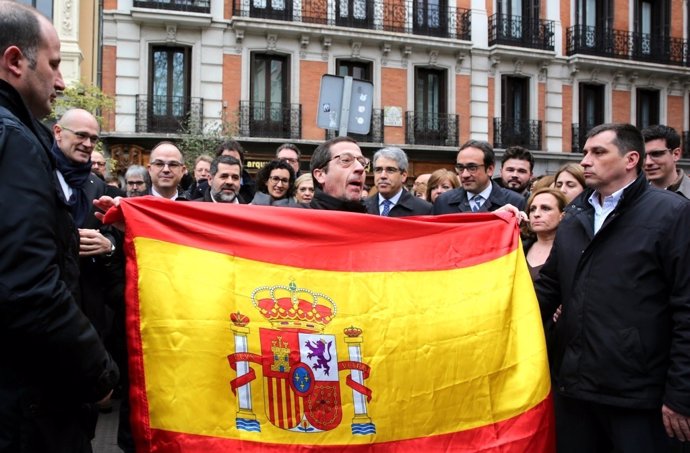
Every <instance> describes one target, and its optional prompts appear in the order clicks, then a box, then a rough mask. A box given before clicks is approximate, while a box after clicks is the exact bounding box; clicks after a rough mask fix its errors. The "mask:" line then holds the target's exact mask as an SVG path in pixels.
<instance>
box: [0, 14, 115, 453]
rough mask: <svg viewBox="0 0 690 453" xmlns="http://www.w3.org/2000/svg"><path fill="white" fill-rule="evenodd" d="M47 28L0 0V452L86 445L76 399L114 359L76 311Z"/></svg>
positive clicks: (99, 395) (106, 384)
mask: <svg viewBox="0 0 690 453" xmlns="http://www.w3.org/2000/svg"><path fill="white" fill-rule="evenodd" d="M59 65H60V41H59V39H58V36H57V33H56V31H55V28H54V27H53V26H52V24H51V23H50V22H49V21H48V20H47V19H46V18H45V17H43V16H40V15H39V14H38V13H37V12H36V11H35V10H34V9H31V8H28V7H24V6H21V5H19V4H16V3H13V2H0V200H2V203H3V206H4V209H3V214H2V216H0V363H2V365H1V367H0V369H1V370H2V371H0V452H3V453H4V452H48V451H50V452H83V451H91V444H90V438H89V435H90V432H89V430H90V429H91V428H92V427H91V426H87V425H88V422H86V423H85V420H84V415H85V414H84V404H87V403H93V402H96V401H99V400H103V399H105V398H107V397H108V396H109V394H110V392H111V390H112V388H113V386H114V385H115V384H116V382H117V378H118V371H117V367H116V365H115V364H114V362H113V361H112V359H111V358H110V356H109V354H108V353H107V352H106V351H105V349H104V347H103V344H102V343H101V341H100V339H99V337H98V334H97V333H96V331H95V329H94V328H93V326H92V325H91V324H90V323H89V321H88V319H87V318H86V317H85V316H84V315H83V314H82V313H81V311H79V309H78V308H77V305H76V303H75V301H74V296H73V292H72V291H76V290H77V288H76V284H77V280H78V277H77V275H78V266H77V251H78V241H79V237H78V235H77V231H76V228H75V227H74V223H73V221H72V219H71V216H70V214H69V210H68V206H67V205H66V204H65V203H64V202H63V201H62V200H61V198H60V197H59V193H58V190H59V183H58V181H57V178H56V174H55V163H54V160H53V158H52V156H51V154H50V148H51V141H52V140H51V135H50V131H49V130H47V129H46V128H45V127H43V126H42V125H41V124H40V123H39V122H38V121H37V118H42V117H44V116H46V115H47V114H48V113H50V109H51V102H52V100H53V99H55V96H56V95H57V92H58V91H60V90H62V89H64V86H65V85H64V82H63V80H62V76H61V74H60V70H59Z"/></svg>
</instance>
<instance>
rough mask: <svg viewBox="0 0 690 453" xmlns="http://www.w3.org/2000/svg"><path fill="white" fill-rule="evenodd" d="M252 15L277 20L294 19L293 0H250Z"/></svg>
mask: <svg viewBox="0 0 690 453" xmlns="http://www.w3.org/2000/svg"><path fill="white" fill-rule="evenodd" d="M249 1H250V2H251V3H250V15H251V16H252V17H265V18H267V19H276V20H292V0H249Z"/></svg>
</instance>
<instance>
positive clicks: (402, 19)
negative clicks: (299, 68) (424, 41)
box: [233, 0, 471, 41]
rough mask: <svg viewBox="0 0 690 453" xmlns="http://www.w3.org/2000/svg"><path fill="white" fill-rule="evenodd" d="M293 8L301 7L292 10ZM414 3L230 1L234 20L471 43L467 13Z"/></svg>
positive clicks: (363, 0) (462, 9)
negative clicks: (416, 36) (266, 21)
mask: <svg viewBox="0 0 690 453" xmlns="http://www.w3.org/2000/svg"><path fill="white" fill-rule="evenodd" d="M293 5H301V7H299V8H298V9H294V8H293ZM419 5H420V3H418V2H416V1H414V0H407V1H403V2H395V3H392V2H378V1H375V0H359V1H357V0H354V1H351V2H349V1H344V0H336V1H323V0H303V1H302V2H301V3H293V2H292V1H290V0H233V7H234V9H233V11H234V16H235V17H251V18H256V19H271V20H281V21H288V22H300V23H308V24H320V25H324V26H338V27H350V28H363V29H367V30H379V31H390V32H395V33H406V34H413V35H424V36H436V37H440V38H451V39H460V40H464V41H470V40H471V27H470V10H468V9H465V8H453V7H448V8H444V9H443V10H442V11H441V10H439V9H438V7H434V6H433V5H430V4H428V3H427V4H425V5H424V6H423V7H420V6H419Z"/></svg>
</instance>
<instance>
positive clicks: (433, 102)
mask: <svg viewBox="0 0 690 453" xmlns="http://www.w3.org/2000/svg"><path fill="white" fill-rule="evenodd" d="M439 82H440V81H439V77H438V74H429V86H428V87H427V90H428V92H427V97H428V105H427V112H428V114H429V116H428V118H429V119H428V127H429V129H438V114H439V102H440V93H439V88H440V83H439Z"/></svg>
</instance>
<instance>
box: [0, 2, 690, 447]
mask: <svg viewBox="0 0 690 453" xmlns="http://www.w3.org/2000/svg"><path fill="white" fill-rule="evenodd" d="M0 30H2V32H0V56H1V58H0V203H3V205H4V206H5V207H6V209H5V210H4V211H3V217H2V218H0V360H2V362H3V369H2V372H0V452H3V453H4V452H45V451H51V452H82V451H84V452H85V451H90V450H91V447H90V440H91V438H92V437H93V435H94V428H95V423H96V419H97V415H98V412H99V410H107V407H108V404H109V400H110V398H111V397H112V395H113V391H114V390H116V389H118V388H119V389H120V390H121V391H122V392H123V394H124V395H126V394H127V380H126V376H127V369H126V367H127V360H126V352H125V347H124V303H123V300H124V296H123V291H124V279H125V274H124V264H123V263H124V257H123V235H122V232H121V231H120V230H118V229H117V228H115V227H114V226H111V225H103V224H102V223H101V221H100V220H101V219H102V216H103V214H102V213H103V212H104V211H105V210H107V209H108V208H109V207H112V206H114V205H116V204H117V203H118V200H119V198H118V197H138V196H153V197H163V198H167V199H170V200H175V201H198V202H209V203H230V204H253V205H266V206H276V207H289V208H302V209H327V210H340V211H349V212H358V213H362V214H369V215H380V216H388V217H405V216H420V215H440V214H452V213H475V212H490V211H498V210H507V211H510V212H513V213H515V214H516V215H519V216H522V214H521V212H522V211H526V214H525V215H526V221H525V222H524V223H523V227H524V231H523V240H524V252H525V258H526V263H527V266H528V269H529V271H530V275H531V276H532V279H533V281H534V287H535V290H536V294H537V297H538V300H539V304H540V309H541V313H542V320H543V324H544V332H545V339H546V342H547V349H548V352H549V361H550V364H551V372H552V382H553V398H554V399H553V400H554V407H555V417H556V429H557V442H558V452H559V453H564V452H565V453H568V452H578V453H579V452H602V453H603V452H605V453H609V452H663V451H671V449H672V448H675V449H677V451H680V450H678V449H680V448H682V446H681V445H680V444H678V443H675V444H674V442H675V441H681V442H685V441H689V440H690V417H689V416H690V271H689V269H690V253H688V251H689V250H690V235H689V234H688V232H689V231H690V202H688V197H689V196H690V178H688V176H687V175H685V173H684V172H683V170H682V169H680V168H678V166H677V161H678V160H679V159H680V157H681V152H680V137H679V135H678V133H677V132H676V131H675V130H674V129H672V128H670V127H667V126H661V125H660V126H652V127H648V128H645V129H643V130H642V131H640V130H638V129H637V128H635V127H634V126H632V125H628V124H604V125H600V126H597V127H595V128H594V129H592V130H591V131H590V132H589V134H588V136H587V141H586V143H585V146H584V152H583V156H582V159H581V162H580V163H579V164H576V163H568V164H566V165H564V166H563V167H562V168H561V169H559V170H558V172H556V173H555V174H554V175H542V176H540V177H536V176H535V175H534V174H533V172H534V158H533V156H532V154H531V153H530V152H529V151H528V150H526V149H524V148H522V147H519V146H513V147H510V148H508V149H506V150H505V152H504V154H503V155H502V157H501V162H500V163H501V168H500V171H499V172H498V173H499V175H498V176H497V177H495V178H494V177H493V175H494V172H495V169H496V158H495V154H494V150H493V148H492V147H491V145H490V144H489V143H487V142H485V141H480V140H469V141H467V142H465V143H464V144H463V145H462V146H460V148H459V150H458V152H457V155H456V159H455V162H453V163H452V166H453V168H454V171H451V170H449V169H446V168H439V169H438V170H436V171H434V172H432V173H430V174H425V175H417V177H416V178H415V180H414V182H413V185H412V187H411V188H410V189H409V190H408V188H407V184H408V176H410V174H409V170H410V168H409V161H408V157H407V155H406V153H405V152H404V151H403V150H402V149H400V148H398V147H392V146H389V147H384V148H382V149H379V150H378V151H376V153H375V154H374V155H373V159H372V160H369V159H368V158H367V157H365V156H364V155H363V154H362V150H361V148H360V147H359V145H358V144H357V142H356V141H355V140H353V139H351V138H349V137H337V138H334V139H331V140H328V141H326V142H324V143H322V144H320V145H319V146H318V147H317V148H316V149H315V151H314V152H313V154H312V156H311V159H310V162H309V171H308V172H302V168H301V166H300V163H301V162H302V160H301V158H302V155H301V152H300V150H299V148H297V147H296V146H295V145H293V144H290V143H286V144H284V145H281V146H280V147H278V149H277V150H276V155H275V159H273V160H271V161H270V162H268V163H267V164H266V165H265V166H264V167H263V168H262V169H261V170H260V171H259V172H258V174H257V175H256V176H257V177H256V179H254V178H252V176H251V175H250V174H249V173H248V172H247V170H246V168H245V167H244V157H245V155H244V150H243V148H242V146H241V145H240V143H238V142H237V141H234V140H228V141H226V142H224V143H222V144H221V145H220V146H219V147H218V148H217V150H216V153H215V156H207V155H203V156H199V157H198V158H197V159H196V160H195V162H194V168H193V169H190V170H191V171H190V172H189V175H187V168H186V164H185V158H184V153H183V150H181V149H180V148H179V147H178V146H177V144H175V143H174V142H171V141H163V142H160V143H158V144H157V145H156V146H155V147H154V148H153V149H152V150H151V153H150V159H149V163H148V164H147V166H146V167H144V166H138V165H134V166H131V167H129V168H128V169H127V170H126V172H125V174H124V185H123V186H122V187H118V186H119V185H120V181H119V179H118V178H110V177H109V175H108V174H107V172H106V162H107V161H106V158H105V156H104V155H103V154H102V153H100V152H98V151H97V150H96V149H95V148H96V145H97V143H98V142H99V139H100V137H99V134H100V129H99V125H98V122H97V121H96V119H95V118H94V116H93V115H92V114H91V113H89V112H87V111H85V110H81V109H76V108H75V109H70V110H68V111H67V112H65V113H64V114H63V115H62V116H61V117H60V118H59V119H58V121H57V122H56V124H55V125H54V126H53V127H52V130H49V129H48V128H46V127H45V126H44V125H43V124H42V123H41V122H40V121H39V119H41V118H43V117H45V116H46V115H47V114H48V113H49V112H50V109H51V103H52V101H53V100H54V98H55V96H56V95H57V93H58V92H59V91H61V90H63V89H64V82H63V80H62V76H61V74H60V71H59V63H60V42H59V39H58V37H57V33H56V31H55V29H54V27H53V25H52V24H51V23H50V22H49V21H48V20H46V19H45V18H44V17H43V16H40V15H39V14H37V13H36V12H35V10H33V9H31V8H28V7H24V6H22V5H20V4H17V3H13V2H4V1H2V2H0ZM449 166H450V165H449ZM368 171H371V173H372V174H373V179H374V186H373V187H372V188H369V187H368V186H366V176H367V172H368ZM186 175H187V180H188V181H187V183H186V184H183V181H184V179H185V176H186ZM113 185H114V186H116V187H113ZM94 200H95V201H94ZM118 386H119V387H118ZM127 415H128V407H127V398H124V399H123V408H122V410H121V423H120V427H121V432H120V433H119V437H118V442H119V444H120V446H121V447H122V448H123V450H124V451H125V452H132V451H134V446H133V444H132V442H131V436H130V434H129V429H128V426H129V425H128V424H129V419H128V416H127Z"/></svg>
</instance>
